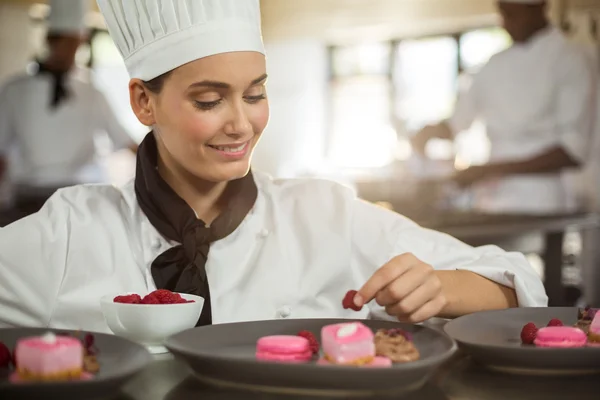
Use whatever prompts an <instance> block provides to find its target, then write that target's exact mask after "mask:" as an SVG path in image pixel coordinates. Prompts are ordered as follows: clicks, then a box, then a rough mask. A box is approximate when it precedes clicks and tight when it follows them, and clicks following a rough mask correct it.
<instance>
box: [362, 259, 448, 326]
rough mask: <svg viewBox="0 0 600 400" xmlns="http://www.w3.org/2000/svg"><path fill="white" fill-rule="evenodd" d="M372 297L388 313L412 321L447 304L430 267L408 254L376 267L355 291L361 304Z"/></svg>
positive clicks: (436, 313)
mask: <svg viewBox="0 0 600 400" xmlns="http://www.w3.org/2000/svg"><path fill="white" fill-rule="evenodd" d="M373 299H375V300H376V301H377V304H379V305H380V306H383V307H385V311H386V312H387V313H388V314H389V315H392V316H395V317H397V318H398V319H399V320H401V321H407V322H412V323H417V322H422V321H425V320H427V319H429V318H431V317H435V316H436V315H438V314H440V312H441V311H442V310H443V309H444V307H445V306H446V303H447V301H446V297H445V296H444V293H443V291H442V282H441V281H440V279H439V278H438V276H437V275H436V273H435V270H434V269H433V267H432V266H431V265H429V264H425V263H424V262H423V261H421V260H419V259H418V258H417V257H415V256H414V255H413V254H410V253H405V254H402V255H399V256H396V257H394V258H392V259H391V260H390V261H389V262H388V263H387V264H385V265H384V266H383V267H381V268H379V269H378V270H377V271H376V272H375V273H374V274H373V276H372V277H371V278H370V279H369V280H368V281H367V282H366V283H365V284H364V285H363V287H362V288H361V289H360V290H359V291H358V293H357V295H356V297H355V303H357V305H359V306H361V305H363V304H366V303H368V302H370V301H371V300H373ZM357 300H358V301H357ZM361 303H362V304H361Z"/></svg>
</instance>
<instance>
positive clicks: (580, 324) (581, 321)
mask: <svg viewBox="0 0 600 400" xmlns="http://www.w3.org/2000/svg"><path fill="white" fill-rule="evenodd" d="M596 311H598V309H597V308H590V307H586V308H580V309H578V310H577V322H576V323H575V328H579V329H581V330H582V331H584V332H585V333H586V334H588V333H589V331H590V324H591V323H592V320H593V319H594V316H595V315H596Z"/></svg>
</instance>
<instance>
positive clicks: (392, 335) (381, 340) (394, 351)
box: [375, 329, 421, 363]
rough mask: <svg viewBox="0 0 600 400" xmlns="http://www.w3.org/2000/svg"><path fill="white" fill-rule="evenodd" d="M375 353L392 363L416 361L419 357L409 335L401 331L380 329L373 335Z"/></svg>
mask: <svg viewBox="0 0 600 400" xmlns="http://www.w3.org/2000/svg"><path fill="white" fill-rule="evenodd" d="M375 352H376V354H377V355H378V356H383V357H387V358H389V359H390V360H392V362H394V363H407V362H411V361H417V360H418V359H419V358H420V357H421V355H420V354H419V350H417V348H416V347H415V345H414V343H413V342H412V337H411V336H410V333H408V332H406V331H404V330H402V329H380V330H378V331H377V332H376V333H375Z"/></svg>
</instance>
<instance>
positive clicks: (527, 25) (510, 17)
mask: <svg viewBox="0 0 600 400" xmlns="http://www.w3.org/2000/svg"><path fill="white" fill-rule="evenodd" d="M498 9H499V11H500V15H501V16H502V22H503V27H504V29H505V30H506V31H507V32H508V34H509V35H510V36H511V38H512V39H513V40H514V41H515V42H517V43H522V42H525V41H527V40H528V39H529V38H530V37H531V36H532V35H533V34H535V33H536V32H537V31H538V30H539V29H541V28H543V27H544V26H545V25H546V24H547V19H546V4H545V3H543V4H518V3H505V2H499V3H498Z"/></svg>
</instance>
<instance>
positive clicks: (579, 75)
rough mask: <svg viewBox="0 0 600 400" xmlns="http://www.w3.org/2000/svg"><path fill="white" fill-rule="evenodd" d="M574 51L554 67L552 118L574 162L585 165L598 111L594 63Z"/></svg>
mask: <svg viewBox="0 0 600 400" xmlns="http://www.w3.org/2000/svg"><path fill="white" fill-rule="evenodd" d="M578 50H579V49H578V48H574V49H573V50H572V52H571V53H570V54H567V55H565V56H563V57H561V58H560V59H559V62H558V63H557V65H556V71H557V78H556V85H555V87H556V89H555V90H556V92H555V93H556V103H555V110H556V113H555V118H556V120H557V125H558V133H559V135H560V136H559V141H560V144H561V145H562V147H563V148H564V149H565V150H566V151H567V153H569V155H571V157H573V158H574V159H576V160H578V161H580V162H582V163H585V162H586V161H587V159H588V157H589V156H590V155H591V154H590V151H589V149H590V146H591V143H592V135H593V131H594V126H595V116H596V112H597V110H598V81H597V79H596V77H595V76H594V73H593V66H592V64H593V62H592V60H591V59H588V57H587V55H586V54H585V53H584V52H583V51H578Z"/></svg>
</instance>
